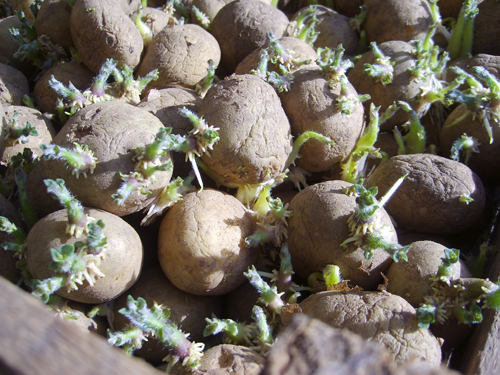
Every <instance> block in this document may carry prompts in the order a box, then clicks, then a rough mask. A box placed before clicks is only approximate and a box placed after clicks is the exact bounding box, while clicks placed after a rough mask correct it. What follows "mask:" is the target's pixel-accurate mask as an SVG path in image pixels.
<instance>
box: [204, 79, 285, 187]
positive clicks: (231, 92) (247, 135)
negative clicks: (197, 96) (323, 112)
mask: <svg viewBox="0 0 500 375" xmlns="http://www.w3.org/2000/svg"><path fill="white" fill-rule="evenodd" d="M199 115H200V116H203V118H204V119H205V120H206V121H207V123H208V124H209V125H213V126H215V127H218V128H219V130H218V132H219V136H220V140H219V141H218V142H217V143H216V144H215V145H214V148H213V150H211V151H210V154H209V155H207V154H203V155H202V157H201V158H202V160H203V161H204V162H205V163H206V164H207V165H208V166H209V168H210V169H212V170H213V171H214V172H216V173H218V174H220V175H222V176H224V177H225V178H227V179H228V180H230V181H233V182H240V183H248V184H257V183H261V182H265V181H268V180H270V179H272V178H276V177H277V176H278V175H279V174H280V173H281V172H282V171H283V168H284V166H285V163H286V161H287V159H288V155H289V154H290V153H291V151H292V135H291V129H290V123H289V121H288V118H287V117H286V114H285V111H284V110H283V108H282V106H281V102H280V99H279V97H278V94H276V91H275V90H274V89H273V87H272V86H271V85H270V84H268V83H267V82H265V81H264V80H262V79H261V78H259V77H257V76H254V75H252V74H244V75H232V76H230V77H227V78H226V79H224V80H223V81H221V82H219V83H217V84H215V85H214V86H212V87H211V88H210V90H209V91H208V92H207V95H206V96H205V98H204V99H203V102H202V104H201V107H200V111H199Z"/></svg>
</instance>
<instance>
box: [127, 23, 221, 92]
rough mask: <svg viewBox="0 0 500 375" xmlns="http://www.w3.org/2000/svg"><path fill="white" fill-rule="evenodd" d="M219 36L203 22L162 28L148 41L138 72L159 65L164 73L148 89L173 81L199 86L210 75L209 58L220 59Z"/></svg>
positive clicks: (160, 86)
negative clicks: (201, 23) (203, 26)
mask: <svg viewBox="0 0 500 375" xmlns="http://www.w3.org/2000/svg"><path fill="white" fill-rule="evenodd" d="M220 56H221V52H220V48H219V45H218V43H217V40H216V39H215V38H214V37H213V36H212V35H211V34H210V33H209V32H208V31H206V30H205V29H203V28H202V27H201V26H198V25H194V24H187V25H175V26H173V27H166V28H164V29H163V30H162V31H160V32H159V33H158V34H157V35H156V36H155V37H154V38H153V41H152V42H151V44H150V45H148V47H147V49H146V53H145V55H144V58H143V60H142V62H141V65H140V66H139V70H138V71H137V74H138V75H139V76H141V77H144V76H146V75H147V74H148V73H149V72H151V71H152V70H154V69H158V71H159V73H160V77H159V78H158V79H157V80H154V81H151V83H150V84H149V85H148V86H147V87H146V90H150V89H151V88H157V89H161V88H165V87H166V86H167V85H169V84H177V85H180V86H184V87H188V88H193V89H194V88H195V86H196V84H197V83H198V82H199V81H200V80H202V79H203V78H204V77H205V76H206V75H207V70H208V60H213V61H214V64H215V66H217V65H219V62H220Z"/></svg>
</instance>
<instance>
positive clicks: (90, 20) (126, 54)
mask: <svg viewBox="0 0 500 375" xmlns="http://www.w3.org/2000/svg"><path fill="white" fill-rule="evenodd" d="M70 22H71V36H72V37H73V42H74V43H75V47H76V50H77V51H78V56H80V58H81V60H82V62H83V63H84V64H85V65H86V66H87V67H88V68H89V69H90V70H92V71H93V72H94V73H97V72H98V71H99V69H100V68H101V66H102V64H103V63H104V62H105V61H106V59H109V58H112V59H114V60H117V61H118V66H119V67H120V66H122V65H123V64H125V65H128V66H129V67H131V68H135V67H136V66H137V65H138V64H139V62H140V59H141V53H142V49H143V47H144V43H143V41H142V36H141V33H140V32H139V29H138V28H137V27H136V26H135V24H134V23H133V22H132V20H131V19H130V18H128V16H127V15H126V14H125V13H124V12H123V11H122V9H121V8H120V5H119V3H118V2H117V1H113V0H77V1H76V2H75V5H74V6H73V10H72V11H71V19H70Z"/></svg>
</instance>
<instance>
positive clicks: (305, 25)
mask: <svg viewBox="0 0 500 375" xmlns="http://www.w3.org/2000/svg"><path fill="white" fill-rule="evenodd" d="M318 12H319V8H318V7H315V6H309V7H307V8H305V9H302V10H300V11H299V13H298V14H297V15H296V17H295V19H294V20H293V21H292V22H290V28H289V31H288V35H289V36H294V37H296V38H298V39H300V40H303V41H304V42H306V43H307V44H309V45H311V46H313V45H314V42H315V41H316V39H317V38H318V35H319V32H318V31H316V24H317V23H318V17H317V13H318Z"/></svg>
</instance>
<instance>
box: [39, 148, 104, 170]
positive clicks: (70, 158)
mask: <svg viewBox="0 0 500 375" xmlns="http://www.w3.org/2000/svg"><path fill="white" fill-rule="evenodd" d="M73 145H74V149H72V150H71V149H68V148H65V147H62V146H59V145H56V144H49V145H40V148H41V149H42V150H43V156H44V158H45V160H59V161H62V162H64V163H65V164H66V167H67V168H68V169H70V170H71V173H72V174H73V175H75V177H76V178H78V177H79V176H80V174H83V176H84V177H87V172H89V173H91V174H92V173H94V169H95V167H96V165H97V159H96V157H95V156H94V153H93V151H92V150H90V149H89V147H88V146H87V145H83V146H82V145H80V144H79V143H76V142H73Z"/></svg>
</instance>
